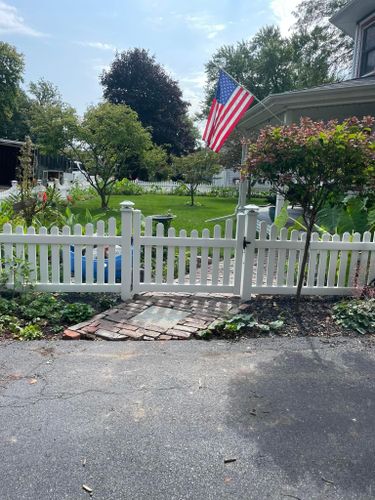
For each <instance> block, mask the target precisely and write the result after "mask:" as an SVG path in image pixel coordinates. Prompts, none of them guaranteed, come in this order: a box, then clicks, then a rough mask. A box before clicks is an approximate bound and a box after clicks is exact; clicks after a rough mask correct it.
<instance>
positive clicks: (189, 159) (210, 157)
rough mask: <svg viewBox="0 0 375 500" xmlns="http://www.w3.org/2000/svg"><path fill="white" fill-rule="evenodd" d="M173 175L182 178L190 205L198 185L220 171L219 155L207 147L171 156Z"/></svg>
mask: <svg viewBox="0 0 375 500" xmlns="http://www.w3.org/2000/svg"><path fill="white" fill-rule="evenodd" d="M172 166H173V170H174V175H175V176H176V177H178V178H180V179H182V180H183V182H184V184H185V185H186V186H187V188H188V190H189V195H190V200H191V203H190V205H191V206H194V196H195V194H196V191H197V188H198V185H199V184H201V183H203V182H211V180H212V176H214V175H215V174H217V173H218V172H219V171H220V168H221V166H220V164H219V155H218V154H217V153H214V152H213V151H210V150H208V149H202V150H199V151H195V152H194V153H190V154H189V155H186V156H181V157H174V158H173V164H172Z"/></svg>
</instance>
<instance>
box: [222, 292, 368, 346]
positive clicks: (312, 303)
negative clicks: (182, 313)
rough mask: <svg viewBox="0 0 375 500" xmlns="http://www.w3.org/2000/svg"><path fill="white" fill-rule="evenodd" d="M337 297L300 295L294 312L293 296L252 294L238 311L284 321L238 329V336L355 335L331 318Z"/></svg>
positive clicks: (267, 320)
mask: <svg viewBox="0 0 375 500" xmlns="http://www.w3.org/2000/svg"><path fill="white" fill-rule="evenodd" d="M341 300H343V299H342V298H340V297H303V298H302V299H301V303H300V309H299V313H298V314H297V313H296V302H295V298H294V297H288V296H258V297H255V298H253V299H251V301H249V302H246V303H245V304H243V305H242V306H241V313H243V314H253V316H254V317H255V318H257V319H258V321H259V322H270V321H276V320H277V319H282V320H283V321H284V325H283V326H282V327H281V328H280V329H279V330H278V331H277V332H275V333H271V334H260V333H259V332H257V333H254V331H251V330H250V331H247V332H241V334H240V335H239V336H238V337H252V338H253V337H264V336H275V337H306V336H310V337H337V336H352V337H358V336H359V335H358V333H356V332H352V331H349V330H347V329H345V328H343V327H342V326H340V325H338V324H337V323H336V322H335V321H334V320H333V318H332V307H333V306H334V304H336V303H337V302H340V301H341ZM214 336H215V337H217V335H214ZM224 337H226V338H228V336H226V335H225V336H224Z"/></svg>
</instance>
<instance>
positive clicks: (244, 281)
mask: <svg viewBox="0 0 375 500" xmlns="http://www.w3.org/2000/svg"><path fill="white" fill-rule="evenodd" d="M244 209H245V218H246V222H245V236H244V238H243V248H244V253H243V265H242V277H241V290H240V295H241V300H243V301H244V300H248V299H249V298H250V296H251V288H252V286H253V273H254V257H255V239H256V232H257V218H258V213H259V207H257V206H256V205H246V206H245V207H244Z"/></svg>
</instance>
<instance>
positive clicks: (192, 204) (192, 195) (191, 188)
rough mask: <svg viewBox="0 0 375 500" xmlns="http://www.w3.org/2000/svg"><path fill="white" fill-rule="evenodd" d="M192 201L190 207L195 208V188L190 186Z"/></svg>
mask: <svg viewBox="0 0 375 500" xmlns="http://www.w3.org/2000/svg"><path fill="white" fill-rule="evenodd" d="M190 200H191V203H190V206H192V207H193V206H194V187H193V186H190Z"/></svg>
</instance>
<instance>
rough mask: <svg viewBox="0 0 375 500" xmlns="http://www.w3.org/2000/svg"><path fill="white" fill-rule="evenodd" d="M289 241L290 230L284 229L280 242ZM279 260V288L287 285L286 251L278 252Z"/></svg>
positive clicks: (282, 249)
mask: <svg viewBox="0 0 375 500" xmlns="http://www.w3.org/2000/svg"><path fill="white" fill-rule="evenodd" d="M287 239H288V230H287V228H286V227H283V228H282V229H281V231H280V240H281V241H286V240H287ZM277 253H278V259H277V273H276V282H277V285H278V286H284V284H285V261H286V249H285V248H281V249H280V250H278V252H277Z"/></svg>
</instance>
